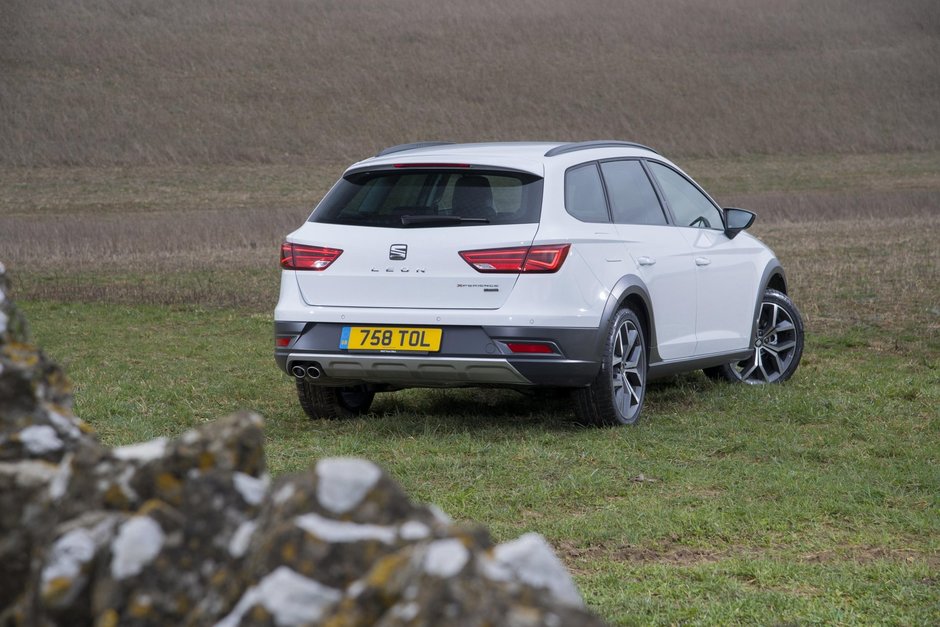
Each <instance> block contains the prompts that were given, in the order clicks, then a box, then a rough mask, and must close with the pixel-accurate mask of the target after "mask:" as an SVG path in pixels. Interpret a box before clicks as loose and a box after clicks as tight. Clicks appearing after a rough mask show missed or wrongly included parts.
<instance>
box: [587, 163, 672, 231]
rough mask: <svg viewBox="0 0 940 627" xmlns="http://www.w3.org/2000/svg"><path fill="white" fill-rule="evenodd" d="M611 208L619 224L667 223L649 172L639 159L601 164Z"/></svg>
mask: <svg viewBox="0 0 940 627" xmlns="http://www.w3.org/2000/svg"><path fill="white" fill-rule="evenodd" d="M601 171H602V172H603V173H604V183H605V184H606V185H607V194H608V195H609V196H610V209H611V212H612V213H613V214H614V222H616V223H617V224H666V215H665V214H664V213H663V208H662V207H661V206H660V205H659V199H658V198H657V197H656V192H655V191H654V190H653V184H652V183H650V180H649V177H647V176H646V171H645V170H644V169H643V166H642V164H640V162H639V161H605V162H604V163H601Z"/></svg>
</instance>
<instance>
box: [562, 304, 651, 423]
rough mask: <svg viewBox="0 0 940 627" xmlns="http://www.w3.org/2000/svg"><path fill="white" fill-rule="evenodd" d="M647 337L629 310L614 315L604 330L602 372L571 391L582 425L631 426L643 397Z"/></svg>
mask: <svg viewBox="0 0 940 627" xmlns="http://www.w3.org/2000/svg"><path fill="white" fill-rule="evenodd" d="M646 368H647V356H646V335H645V332H644V329H643V325H642V324H641V323H640V319H639V318H638V317H637V315H636V314H635V313H634V312H633V310H632V309H629V308H625V309H621V310H620V311H618V312H617V315H615V316H614V318H613V320H612V321H611V323H610V326H609V327H608V329H607V340H606V342H605V344H604V354H603V357H602V359H601V370H600V372H599V373H598V374H597V377H595V379H594V381H593V382H592V383H591V385H589V386H588V387H586V388H579V389H577V390H575V391H574V403H575V413H576V414H577V416H578V419H579V420H580V421H581V422H583V423H585V424H593V425H597V426H613V425H632V424H634V423H635V422H636V421H637V419H638V418H639V417H640V412H641V411H642V409H643V399H644V397H645V396H646Z"/></svg>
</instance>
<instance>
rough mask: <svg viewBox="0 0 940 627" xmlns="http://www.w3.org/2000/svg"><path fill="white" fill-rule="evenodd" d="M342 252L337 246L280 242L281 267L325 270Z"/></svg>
mask: <svg viewBox="0 0 940 627" xmlns="http://www.w3.org/2000/svg"><path fill="white" fill-rule="evenodd" d="M342 254H343V251H342V250H340V249H338V248H324V247H323V246H305V245H303V244H291V243H290V242H284V243H283V244H281V267H282V268H284V269H286V270H315V271H317V272H319V271H321V270H326V269H327V268H329V267H330V264H331V263H333V262H334V261H336V258H337V257H339V256H340V255H342Z"/></svg>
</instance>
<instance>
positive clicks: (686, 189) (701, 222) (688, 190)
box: [648, 161, 725, 229]
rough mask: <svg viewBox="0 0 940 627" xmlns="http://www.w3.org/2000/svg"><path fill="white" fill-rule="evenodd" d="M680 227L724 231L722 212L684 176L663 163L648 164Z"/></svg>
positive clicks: (651, 162) (652, 162)
mask: <svg viewBox="0 0 940 627" xmlns="http://www.w3.org/2000/svg"><path fill="white" fill-rule="evenodd" d="M648 163H649V166H650V170H651V171H652V172H653V176H655V177H656V180H658V181H659V186H660V187H661V188H662V190H663V195H664V196H665V197H666V202H667V203H669V208H670V209H672V213H673V215H674V216H675V218H676V224H677V225H678V226H694V227H699V228H705V229H724V228H725V225H724V223H723V222H722V220H721V212H720V211H719V210H718V208H717V207H715V205H713V204H712V201H710V200H709V199H708V197H707V196H705V194H703V193H702V192H700V191H699V190H698V188H697V187H695V185H693V184H692V183H690V182H689V181H688V180H686V178H685V177H684V176H682V175H681V174H679V173H678V172H676V171H675V170H673V169H672V168H668V167H666V166H664V165H663V164H661V163H656V162H654V161H650V162H648Z"/></svg>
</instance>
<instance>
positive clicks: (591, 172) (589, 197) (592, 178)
mask: <svg viewBox="0 0 940 627" xmlns="http://www.w3.org/2000/svg"><path fill="white" fill-rule="evenodd" d="M565 210H567V211H568V213H570V214H571V215H573V216H574V217H576V218H577V219H578V220H581V221H582V222H610V216H608V215H607V201H606V200H605V199H604V188H603V186H602V185H601V175H600V174H599V173H598V171H597V164H596V163H593V162H591V163H585V164H584V165H579V166H576V167H574V168H571V169H570V170H568V171H567V172H565Z"/></svg>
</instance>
